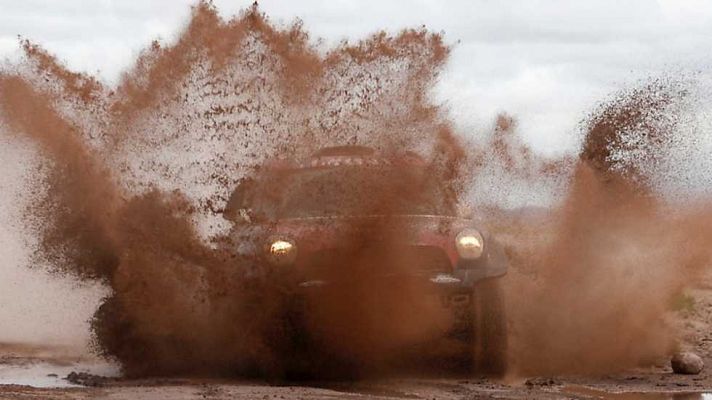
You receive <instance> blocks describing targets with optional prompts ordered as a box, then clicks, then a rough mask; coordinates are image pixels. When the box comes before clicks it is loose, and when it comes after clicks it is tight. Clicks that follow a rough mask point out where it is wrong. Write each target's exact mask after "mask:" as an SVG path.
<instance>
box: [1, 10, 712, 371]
mask: <svg viewBox="0 0 712 400" xmlns="http://www.w3.org/2000/svg"><path fill="white" fill-rule="evenodd" d="M23 46H24V49H25V51H26V59H25V60H24V62H23V63H22V64H20V65H17V66H15V67H14V68H11V69H7V70H6V71H5V72H4V73H3V74H2V75H1V76H0V106H1V110H2V120H3V122H4V123H5V125H6V127H7V130H8V132H10V134H14V135H23V136H26V137H29V138H31V139H32V140H34V141H36V142H37V143H38V144H39V146H40V148H41V149H42V154H43V155H44V156H45V157H46V159H47V163H48V165H49V171H50V172H49V173H48V174H47V176H45V182H46V184H45V186H46V187H45V188H44V189H46V190H45V191H44V193H42V194H39V195H38V197H37V201H36V203H35V205H34V206H33V207H32V208H31V210H29V215H30V216H31V217H32V218H31V220H33V221H39V223H38V226H37V227H36V229H37V231H38V234H39V235H40V238H41V250H42V251H41V252H40V253H38V257H42V258H44V259H47V260H49V261H50V262H52V264H53V265H54V266H55V267H56V268H57V270H58V271H60V272H64V273H70V274H73V275H75V276H78V277H80V278H82V279H100V280H102V281H103V282H105V283H106V284H107V285H108V286H109V287H111V289H112V291H113V295H112V297H110V298H107V299H106V300H105V302H104V304H103V305H102V306H101V307H100V309H99V310H98V311H97V314H96V318H95V322H94V333H95V337H96V340H97V348H98V350H99V351H100V352H101V353H102V354H104V355H106V356H107V357H114V358H116V359H118V360H119V361H120V362H121V364H122V366H123V368H124V372H125V373H126V374H127V375H164V374H180V373H183V374H209V375H232V374H258V375H268V376H275V375H276V376H279V375H280V373H281V372H282V371H283V370H284V369H285V368H287V367H288V365H287V364H288V363H289V362H291V361H292V360H293V359H294V358H295V355H294V354H293V353H290V351H291V349H292V348H293V347H294V342H292V341H291V340H292V339H290V338H291V337H293V335H291V333H292V332H290V329H295V328H294V326H292V325H290V323H289V318H288V315H286V310H288V309H289V308H290V303H289V298H288V297H285V296H283V291H282V288H280V287H275V286H274V285H264V284H259V285H258V284H255V283H254V282H255V280H252V279H246V276H249V275H250V273H252V272H254V271H256V270H258V269H259V268H257V267H258V264H259V262H260V261H259V260H256V259H252V258H249V257H245V256H243V255H239V254H236V253H235V252H234V251H231V250H229V249H234V248H235V247H237V246H247V247H249V246H256V244H255V243H258V242H259V241H260V240H261V238H260V237H258V236H252V237H251V236H250V235H247V236H246V237H243V238H242V239H241V241H242V242H241V243H232V242H230V240H233V239H230V238H229V237H227V236H226V233H227V232H229V231H230V229H231V226H232V225H231V222H229V221H228V220H226V219H225V218H223V217H222V211H223V210H224V209H225V207H226V203H227V201H228V198H229V195H230V193H231V191H232V190H233V189H234V187H235V186H236V184H237V183H238V181H240V180H241V179H244V178H246V177H251V176H256V174H258V171H259V169H260V168H259V167H260V165H263V164H264V163H265V162H267V161H268V160H272V159H288V158H299V157H303V156H305V155H307V154H310V153H312V152H313V151H315V150H317V149H319V148H322V147H325V146H332V145H344V144H352V145H354V144H359V145H368V146H370V147H373V148H376V149H378V150H379V151H381V152H384V153H386V154H388V153H398V152H403V151H404V150H410V151H416V152H418V153H420V154H421V155H423V157H424V158H425V159H426V160H427V162H428V165H429V168H431V169H432V170H433V171H435V174H434V175H431V176H437V177H439V179H441V182H442V183H443V186H445V187H446V188H448V196H451V197H452V198H454V199H456V200H458V201H459V202H461V203H468V202H469V201H468V200H469V196H470V195H471V193H472V189H473V186H474V185H477V184H478V183H479V182H482V181H483V180H482V177H483V176H484V175H486V174H481V175H479V178H478V173H482V171H488V169H487V168H488V166H491V165H493V164H496V165H497V166H498V167H497V168H498V169H497V170H502V171H505V172H506V173H508V174H512V175H514V176H518V177H520V178H521V179H524V180H528V179H533V178H538V177H541V176H543V175H545V176H552V177H564V178H568V177H570V178H571V180H570V183H569V186H568V192H567V194H566V195H564V196H562V197H563V198H564V200H563V201H562V205H561V207H559V208H556V209H554V210H553V211H551V214H549V215H548V216H547V218H546V224H544V225H541V224H539V223H538V222H537V223H536V224H532V223H530V222H528V221H526V220H524V221H522V220H515V221H512V222H511V223H510V226H506V227H504V228H506V229H504V230H510V231H513V232H514V234H513V237H514V245H513V246H512V248H511V249H510V254H511V256H512V258H513V262H514V271H513V275H514V276H513V277H512V283H511V287H512V288H513V289H510V290H509V293H511V294H513V295H511V296H510V297H509V298H508V301H509V305H510V310H512V316H511V317H510V320H511V322H510V325H511V327H512V334H513V338H514V348H513V351H512V354H511V358H512V359H513V361H514V366H515V369H516V370H517V371H518V372H522V373H530V372H588V371H608V370H610V369H611V368H612V366H615V368H625V367H628V366H632V365H637V364H639V363H642V362H649V361H650V360H653V359H654V358H655V357H657V356H660V355H664V354H665V353H666V352H668V351H669V349H670V348H671V347H672V346H673V344H674V342H673V339H674V335H673V333H672V332H670V331H669V330H668V329H666V327H665V324H664V323H663V322H662V321H661V317H662V316H663V315H664V313H665V310H666V304H667V301H668V299H669V297H670V296H672V295H673V294H675V293H676V291H677V290H678V289H679V288H680V287H681V285H682V284H684V282H685V279H686V278H687V276H686V275H685V273H683V272H688V271H693V270H694V269H695V268H698V267H700V266H703V265H707V264H708V263H709V261H710V254H708V251H707V250H706V248H707V246H706V245H705V244H704V241H705V240H706V238H709V237H710V233H711V232H709V231H708V230H709V228H706V226H710V225H705V224H704V223H703V221H705V218H706V217H707V216H706V215H705V216H704V217H705V218H701V215H700V214H699V213H696V212H694V210H690V211H689V212H686V213H675V214H674V215H671V214H668V213H666V212H665V210H664V209H663V208H662V206H661V205H660V204H659V202H658V201H657V199H656V197H655V194H654V193H653V192H651V191H650V190H647V189H646V186H645V184H644V183H641V182H644V179H643V178H642V177H643V176H644V174H643V173H642V172H640V171H638V170H636V169H635V168H633V167H634V166H635V165H636V164H635V163H633V164H632V166H633V167H631V166H630V165H626V164H625V163H623V162H622V160H628V159H631V158H626V157H625V154H631V153H635V150H636V149H642V148H643V147H640V146H636V145H635V143H633V144H632V145H631V143H632V142H631V141H630V140H626V139H625V138H624V137H623V136H622V135H623V133H630V132H632V131H634V130H635V131H636V132H648V133H649V135H648V136H646V140H649V141H652V142H655V141H656V138H657V137H658V136H656V135H659V134H660V132H664V130H661V129H660V127H661V126H660V124H652V123H649V124H647V125H646V123H645V122H646V121H650V119H649V118H653V119H654V118H655V116H656V115H660V113H659V112H660V111H661V110H660V108H661V107H664V106H665V105H667V104H670V103H671V102H673V103H674V99H676V98H677V97H679V96H681V95H682V94H681V93H679V92H674V91H672V92H671V91H667V90H657V89H656V90H653V89H651V88H645V89H642V90H641V91H639V92H635V93H634V94H633V95H632V96H624V97H623V98H621V99H618V100H616V101H614V102H613V103H612V104H610V106H609V107H608V108H603V109H602V110H601V112H599V113H597V114H595V115H594V116H593V117H592V118H591V124H590V126H589V127H588V134H587V138H586V143H585V146H584V151H583V153H582V156H581V158H580V160H578V161H573V160H555V161H553V162H547V161H543V160H539V159H538V158H537V157H536V156H534V155H532V154H531V153H530V152H528V151H527V149H526V148H525V147H523V146H521V145H520V144H518V143H517V142H516V140H515V139H513V136H512V131H513V129H514V126H515V124H514V120H513V119H512V118H509V117H506V116H503V117H501V118H500V119H499V120H498V121H497V123H496V126H495V129H494V135H493V139H492V141H491V142H490V143H488V144H486V145H484V146H481V147H480V148H479V149H478V148H476V147H474V145H473V144H472V143H469V142H468V140H466V139H465V138H463V137H460V136H458V135H456V134H455V133H454V132H453V131H452V130H451V128H450V124H449V123H448V121H447V119H446V117H445V114H444V113H443V112H441V110H440V109H439V108H438V107H437V106H435V105H432V104H431V103H430V102H429V100H428V92H429V89H430V88H431V87H432V85H433V84H434V82H435V80H436V78H437V75H438V72H439V70H440V68H441V66H442V65H443V64H444V63H445V61H446V59H447V55H448V52H449V49H448V47H447V46H446V45H445V44H444V43H443V40H442V38H441V37H440V36H439V35H435V34H431V33H428V32H427V31H424V30H407V31H404V32H401V33H400V34H398V35H396V36H389V35H387V34H385V33H379V34H376V35H374V36H372V37H370V38H368V39H366V40H364V41H362V42H359V43H357V44H347V43H344V44H342V45H340V46H339V47H337V48H335V49H332V50H330V51H329V52H327V53H326V54H325V55H322V54H320V53H319V51H317V49H316V48H315V47H314V46H313V45H312V44H311V41H310V38H309V36H308V34H307V33H306V31H305V30H304V28H303V27H302V26H301V25H300V24H299V23H297V24H295V25H293V26H290V27H287V28H276V27H274V26H273V25H271V24H270V23H269V21H268V20H267V18H266V17H265V16H264V15H262V14H261V13H260V12H259V11H258V10H257V9H256V8H251V9H248V10H246V11H244V12H243V13H242V14H241V15H239V16H237V17H235V18H233V19H231V20H229V21H223V20H221V19H220V18H219V17H218V15H217V12H216V11H215V10H214V9H213V8H212V6H210V5H209V4H207V3H200V4H198V5H197V6H196V7H195V8H194V10H193V14H192V17H191V20H190V23H189V24H188V26H187V27H186V29H185V31H184V32H183V33H182V35H181V36H180V38H179V39H178V41H177V42H176V43H175V44H173V45H170V46H167V47H164V46H162V45H160V44H159V43H154V44H153V45H152V46H151V47H150V48H148V49H146V50H145V51H144V52H143V53H142V54H141V56H140V57H139V59H138V61H137V63H136V65H135V67H134V68H133V69H132V70H131V71H129V72H127V73H126V74H125V75H124V77H123V79H122V81H121V83H120V84H119V85H118V87H116V88H113V89H112V88H108V87H105V86H103V85H102V84H101V83H99V82H98V81H97V80H96V79H93V78H92V77H89V76H84V75H79V74H75V73H72V72H70V71H67V70H66V69H64V68H63V67H62V66H61V64H60V63H58V62H57V61H56V60H55V59H54V58H53V57H52V56H51V55H49V54H47V53H45V52H44V51H43V50H42V49H41V48H40V47H38V46H36V45H33V44H31V43H27V42H26V43H23ZM659 93H668V94H667V95H662V96H661V97H655V96H657V95H658V94H659ZM666 96H667V97H666ZM651 116H652V117H651ZM658 121H660V120H658ZM626 146H628V147H626ZM640 154H645V153H644V152H643V153H640ZM616 157H618V158H616ZM570 171H573V172H570ZM398 182H400V180H394V182H393V183H394V184H395V183H398ZM420 183H422V181H416V183H415V184H413V185H411V186H410V189H413V190H417V189H418V187H419V186H418V185H419V184H420ZM387 186H388V185H387ZM394 186H395V185H394ZM373 195H374V196H375V197H376V198H381V196H387V195H390V194H389V193H374V194H373ZM382 199H383V200H384V202H383V203H382V206H383V207H384V209H383V210H380V211H383V212H382V213H385V214H388V212H389V207H390V206H389V204H390V203H389V202H388V201H385V200H386V197H383V198H382ZM478 206H479V205H478ZM480 208H482V207H480ZM504 220H505V219H501V220H500V222H497V221H495V223H494V224H495V225H496V224H497V223H499V224H500V228H501V225H502V222H501V221H504ZM349 228H350V230H352V231H354V232H369V234H372V233H373V232H374V230H375V231H377V232H379V233H380V234H383V235H386V236H387V235H391V234H392V232H393V230H394V228H398V224H397V222H396V221H394V220H393V219H386V220H385V222H383V221H381V222H379V223H376V224H375V225H374V226H366V227H364V226H362V224H356V225H354V226H352V227H349ZM404 229H405V228H404ZM697 229H705V230H703V231H702V232H703V233H702V234H701V235H700V234H698V233H697V234H695V235H692V232H696V230H697ZM396 230H397V229H396ZM495 230H496V229H495ZM542 233H543V235H542ZM530 234H535V235H539V236H545V238H544V239H546V240H541V241H538V242H535V243H533V244H530V245H529V246H524V245H522V243H523V242H525V241H526V240H525V239H526V236H527V235H530ZM661 238H665V242H664V243H662V245H661ZM354 240H358V234H357V235H355V236H354ZM226 243H227V244H228V245H226ZM393 257H396V258H397V257H398V256H397V255H394V254H386V255H384V259H391V258H393ZM643 265H644V267H641V266H643ZM532 271H534V273H535V274H534V275H531V274H530V275H528V273H530V272H532ZM263 282H264V281H263ZM367 289H368V288H364V287H357V288H356V289H355V292H354V294H353V295H354V296H355V297H357V298H359V299H362V300H363V304H364V305H368V304H370V303H379V304H380V305H381V309H387V308H389V307H390V309H391V310H395V312H394V313H392V314H391V315H397V316H399V318H396V319H389V318H388V316H387V315H385V314H378V313H377V312H375V311H373V310H377V309H378V307H362V308H358V307H357V308H351V309H350V310H351V311H352V312H345V311H348V310H349V307H348V306H349V304H351V303H352V302H353V300H348V301H347V302H346V303H340V302H338V301H334V302H333V303H330V307H323V308H321V309H320V311H321V312H322V314H323V315H321V316H322V317H324V319H323V321H324V320H325V321H331V322H329V323H327V324H323V323H322V324H321V325H319V326H321V327H322V328H326V329H322V331H321V332H320V334H321V335H322V336H324V337H326V338H327V339H326V342H325V343H327V344H329V346H332V349H331V350H333V352H335V353H338V354H339V356H340V357H341V358H342V361H343V359H345V361H347V362H346V364H349V362H356V361H363V360H364V359H365V360H367V361H369V362H372V363H375V364H380V363H381V362H382V359H383V358H387V357H386V356H387V355H388V353H389V351H390V350H391V349H392V348H394V347H397V346H398V345H402V344H404V343H407V342H409V341H413V342H415V341H417V340H420V339H422V338H423V337H426V336H428V335H431V334H432V332H431V331H432V330H433V329H435V330H437V327H438V326H439V324H440V323H441V321H440V320H441V318H442V316H441V315H438V313H434V312H427V311H428V308H427V307H428V305H427V304H422V309H423V310H426V312H421V313H410V314H409V313H406V312H404V311H402V310H403V308H404V307H405V306H406V304H405V303H408V304H407V306H408V307H411V306H413V303H416V305H417V303H418V302H420V301H422V299H421V298H420V297H419V296H418V294H419V293H420V292H419V290H418V288H417V287H409V286H406V287H405V288H403V289H400V290H398V291H393V292H391V293H390V295H389V296H388V297H386V298H382V297H374V296H372V295H373V293H371V292H369V291H368V290H367ZM351 299H353V298H351ZM532 299H535V301H533V300H532ZM384 304H385V305H387V306H389V307H386V306H384ZM366 309H369V310H371V311H370V312H368V311H367V310H366ZM354 310H355V311H354ZM315 315H316V316H319V314H318V313H317V314H315ZM334 316H339V318H340V319H338V320H336V321H335V320H334V319H333V317H334ZM346 323H350V324H352V325H360V326H369V327H370V328H371V329H370V330H362V331H349V330H348V329H344V326H346V325H345V324H346ZM652 327H656V328H652ZM329 328H334V329H329ZM329 338H331V339H329ZM357 347H358V348H362V349H363V348H367V349H369V350H367V351H358V352H354V351H353V349H355V348H357ZM296 358H298V357H296ZM319 371H320V372H321V373H327V372H333V371H334V369H333V366H331V365H328V364H327V365H322V368H321V369H320V370H319Z"/></svg>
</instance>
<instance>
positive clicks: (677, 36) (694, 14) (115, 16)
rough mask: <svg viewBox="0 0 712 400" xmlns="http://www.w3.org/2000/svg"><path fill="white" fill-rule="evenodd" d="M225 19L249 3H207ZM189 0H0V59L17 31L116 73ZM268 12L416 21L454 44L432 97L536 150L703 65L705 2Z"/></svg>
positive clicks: (363, 21) (359, 29)
mask: <svg viewBox="0 0 712 400" xmlns="http://www.w3.org/2000/svg"><path fill="white" fill-rule="evenodd" d="M214 3H215V4H216V5H217V6H218V7H219V9H220V10H221V12H222V13H223V15H224V16H225V17H228V16H230V15H232V14H234V13H235V12H237V11H238V10H239V9H241V8H244V7H247V6H249V5H250V4H251V3H252V1H251V0H216V1H214ZM191 4H195V1H193V0H141V1H131V0H123V1H119V0H22V1H18V0H0V57H12V56H13V54H16V52H17V35H22V36H23V37H26V38H29V39H31V40H33V41H35V42H38V43H40V44H42V45H43V46H44V47H45V48H47V49H48V50H49V51H51V52H53V53H54V54H56V55H58V56H59V58H60V59H62V60H64V61H65V62H66V63H67V64H68V65H69V66H70V67H71V68H72V69H75V70H80V71H88V72H97V71H98V73H99V75H100V77H101V78H102V79H103V80H105V81H107V82H110V83H111V82H115V81H116V80H117V78H118V76H119V74H120V73H121V71H122V70H124V69H126V68H129V67H130V66H131V64H132V62H133V60H134V59H135V56H136V55H137V54H138V52H139V50H140V49H141V48H142V47H144V46H146V45H147V44H148V43H149V42H150V41H151V40H152V39H156V38H161V39H163V40H165V41H171V40H172V39H174V38H175V37H176V36H177V34H178V33H179V32H180V30H181V29H182V27H183V26H184V25H185V23H186V21H187V18H188V15H189V13H190V5H191ZM260 7H261V9H262V10H264V11H265V12H266V13H267V14H268V15H269V16H270V17H271V18H272V20H273V21H275V22H278V23H288V22H290V21H292V20H293V19H294V18H295V17H299V18H301V19H302V20H304V22H305V25H306V27H307V29H308V30H309V31H310V32H311V33H312V35H313V36H314V37H315V38H322V39H324V40H325V41H326V43H335V42H337V41H339V40H340V39H343V38H348V39H351V40H357V39H359V38H362V37H364V36H366V35H367V34H369V33H371V32H373V31H375V30H378V29H387V30H389V31H397V30H399V29H401V28H404V27H413V26H416V27H417V26H420V25H426V26H427V27H428V28H429V29H431V30H433V31H443V32H445V37H446V40H447V41H448V42H449V43H452V44H454V51H453V54H452V57H451V60H450V63H449V65H448V68H447V71H446V74H445V75H444V76H443V78H442V80H441V82H440V84H439V86H438V88H437V91H436V96H437V99H438V100H439V101H442V102H445V103H446V104H447V105H448V106H449V108H450V109H451V111H452V113H453V114H454V115H455V116H456V120H457V121H458V123H459V124H460V125H461V127H462V128H464V129H468V130H471V131H472V132H477V131H478V129H477V128H481V127H483V126H489V125H490V124H491V122H492V120H493V118H494V116H495V115H496V114H497V113H498V112H499V111H507V112H509V113H511V114H513V115H515V116H516V117H517V118H518V119H519V121H520V127H521V133H522V135H523V136H524V137H525V139H526V140H527V142H528V143H530V144H531V145H532V146H533V147H534V148H535V149H536V150H539V151H541V152H543V153H545V154H558V153H561V152H566V151H575V149H576V147H577V145H578V142H579V140H578V136H577V135H576V127H577V123H578V122H579V121H580V120H581V119H582V118H584V116H585V114H586V112H587V111H588V110H590V109H591V107H592V106H593V105H595V104H596V102H598V101H600V100H603V99H605V98H606V96H608V95H610V94H611V93H612V92H614V91H615V90H616V88H618V87H621V86H624V85H626V84H630V83H631V82H635V81H636V80H639V79H642V78H645V77H647V76H650V75H658V74H661V73H664V72H666V71H676V73H677V72H684V71H688V70H689V71H695V70H699V69H707V68H708V67H707V66H708V65H712V64H710V61H712V46H710V44H711V43H712V1H707V0H658V1H655V0H596V1H573V0H570V1H564V0H510V1H499V0H475V1H470V0H448V1H443V0H410V1H392V0H359V1H357V0H350V1H347V0H301V1H290V0H265V1H262V2H260Z"/></svg>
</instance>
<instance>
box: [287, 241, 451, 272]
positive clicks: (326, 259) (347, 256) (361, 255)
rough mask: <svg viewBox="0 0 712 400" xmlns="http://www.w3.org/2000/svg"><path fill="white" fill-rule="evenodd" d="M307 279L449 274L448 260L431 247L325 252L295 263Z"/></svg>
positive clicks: (337, 249) (440, 252)
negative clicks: (369, 275) (356, 274)
mask: <svg viewBox="0 0 712 400" xmlns="http://www.w3.org/2000/svg"><path fill="white" fill-rule="evenodd" d="M299 264H300V267H301V269H302V271H304V272H305V273H306V275H307V276H309V277H310V278H313V279H316V278H320V279H324V278H327V279H328V278H343V277H344V273H347V274H348V273H362V274H363V273H365V274H374V275H386V274H403V275H428V276H430V275H432V274H434V273H438V272H450V271H452V264H451V263H450V259H449V258H448V256H447V254H446V253H445V251H443V249H441V248H439V247H435V246H402V247H394V248H389V249H381V248H368V247H366V248H362V249H347V248H335V249H325V250H320V251H317V252H314V253H311V254H309V255H308V256H306V257H303V258H301V259H300V261H299Z"/></svg>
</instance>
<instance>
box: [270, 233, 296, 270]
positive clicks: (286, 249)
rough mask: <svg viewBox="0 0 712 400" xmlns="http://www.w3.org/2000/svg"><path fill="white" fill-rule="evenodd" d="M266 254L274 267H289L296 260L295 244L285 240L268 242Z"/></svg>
mask: <svg viewBox="0 0 712 400" xmlns="http://www.w3.org/2000/svg"><path fill="white" fill-rule="evenodd" d="M267 252H268V255H269V259H270V261H271V262H272V263H273V264H276V265H289V264H292V263H294V261H295V260H296V259H297V245H296V243H294V241H292V240H289V239H285V238H280V239H275V240H272V241H270V243H269V246H268V248H267Z"/></svg>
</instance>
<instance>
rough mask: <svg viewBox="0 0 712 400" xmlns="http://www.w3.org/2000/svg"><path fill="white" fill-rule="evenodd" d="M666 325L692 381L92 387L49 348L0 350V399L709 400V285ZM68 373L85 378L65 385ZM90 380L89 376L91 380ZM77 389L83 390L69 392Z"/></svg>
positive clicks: (193, 381) (147, 382)
mask: <svg viewBox="0 0 712 400" xmlns="http://www.w3.org/2000/svg"><path fill="white" fill-rule="evenodd" d="M671 307H672V308H673V311H671V313H670V319H671V321H672V323H673V324H675V325H677V326H678V327H679V331H680V332H681V335H680V340H681V344H682V345H681V347H682V348H684V349H687V350H693V351H695V352H697V353H698V354H700V355H701V356H702V357H703V358H704V360H705V363H706V365H707V368H706V369H705V370H704V371H703V372H702V373H701V374H700V375H692V376H685V375H676V374H673V373H672V370H671V368H670V366H669V362H668V360H665V359H661V360H659V362H658V363H657V364H658V365H655V366H650V367H644V368H640V369H637V370H628V371H625V372H621V373H614V374H609V375H605V376H553V377H549V376H543V377H521V376H509V377H507V378H506V379H504V380H493V379H488V378H484V377H476V376H468V377H463V376H446V377H434V376H426V377H417V378H414V377H391V378H385V379H379V380H366V381H359V382H308V383H307V382H278V383H275V382H265V381H250V380H237V379H236V380H211V379H202V378H180V379H178V378H170V379H168V378H155V379H141V380H125V379H121V378H106V379H97V378H95V377H94V375H99V376H107V377H108V376H116V375H118V369H117V368H116V366H113V365H111V364H107V363H106V362H104V361H102V360H98V359H94V358H91V357H87V356H76V355H75V354H76V351H72V350H71V349H60V348H54V347H49V346H38V345H19V344H5V345H2V347H0V399H94V398H99V399H292V398H298V399H350V398H376V399H480V398H493V399H531V398H540V399H596V398H598V399H638V398H640V399H705V398H712V395H705V394H704V393H705V392H710V393H712V329H710V328H711V327H712V279H709V278H707V279H704V280H703V281H701V282H700V283H699V285H698V286H697V287H694V288H689V289H688V290H687V291H686V292H685V294H684V295H682V296H681V297H680V298H679V299H678V300H677V301H676V304H673V305H672V306H671ZM72 372H78V373H81V372H86V373H88V374H90V375H87V376H84V375H78V376H75V379H74V383H71V382H69V381H68V380H67V379H66V377H67V375H69V374H70V373H72ZM92 374H93V375H92ZM77 383H80V384H84V385H77Z"/></svg>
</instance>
